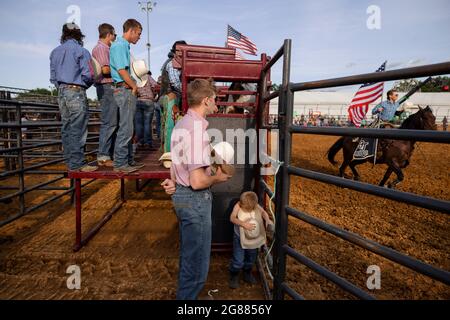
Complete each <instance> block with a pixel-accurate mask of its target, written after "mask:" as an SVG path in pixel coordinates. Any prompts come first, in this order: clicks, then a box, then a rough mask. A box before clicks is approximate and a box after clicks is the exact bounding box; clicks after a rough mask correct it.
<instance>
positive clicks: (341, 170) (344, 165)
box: [339, 159, 349, 178]
mask: <svg viewBox="0 0 450 320" xmlns="http://www.w3.org/2000/svg"><path fill="white" fill-rule="evenodd" d="M348 165H349V161H348V160H347V159H344V161H343V162H342V165H341V166H340V167H339V176H340V177H342V178H344V176H345V169H347V167H348Z"/></svg>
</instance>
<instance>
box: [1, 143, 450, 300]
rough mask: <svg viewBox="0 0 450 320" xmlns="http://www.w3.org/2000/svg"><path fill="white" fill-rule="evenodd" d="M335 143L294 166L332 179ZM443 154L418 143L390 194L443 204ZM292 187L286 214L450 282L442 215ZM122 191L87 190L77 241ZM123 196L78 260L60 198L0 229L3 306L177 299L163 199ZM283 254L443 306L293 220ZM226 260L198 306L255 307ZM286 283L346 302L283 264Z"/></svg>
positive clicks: (167, 206) (396, 274) (37, 197)
mask: <svg viewBox="0 0 450 320" xmlns="http://www.w3.org/2000/svg"><path fill="white" fill-rule="evenodd" d="M335 139H336V138H333V137H320V136H296V137H295V139H294V146H293V153H292V154H293V159H292V160H293V164H294V165H296V166H302V167H304V168H308V169H314V170H317V171H321V172H325V173H331V174H334V175H336V174H337V172H338V171H337V168H335V167H333V166H332V165H331V164H329V163H328V161H327V160H326V158H325V152H326V150H327V148H328V147H329V146H330V145H331V144H332V143H333V142H334V140H335ZM449 154H450V146H449V145H439V146H437V145H433V144H426V143H419V146H418V149H417V150H416V151H415V154H414V155H413V157H412V161H411V165H410V167H408V168H407V169H406V170H405V177H406V178H405V181H404V182H403V183H402V184H400V185H399V186H398V188H399V189H400V190H402V191H408V192H414V193H418V194H423V195H427V196H433V197H436V198H439V199H445V200H450V188H449V181H450V177H449V172H450V171H449ZM338 159H340V158H339V157H338ZM359 168H360V173H361V176H362V179H363V181H366V182H370V183H377V182H378V181H379V180H380V179H381V177H382V175H383V173H384V171H383V170H384V169H385V168H384V166H376V167H375V168H372V166H371V165H370V164H365V165H362V166H360V167H359ZM30 179H38V178H36V177H32V178H30ZM39 181H41V180H39ZM1 183H6V182H5V181H2V182H1ZM27 183H30V184H33V183H36V181H34V182H33V181H27ZM62 183H64V184H67V181H64V182H62ZM291 186H292V187H291V197H290V199H291V201H290V205H291V206H293V207H295V208H298V209H300V210H302V211H305V212H308V213H309V214H311V215H313V216H315V217H318V218H320V219H321V220H324V221H326V222H328V223H330V224H333V225H336V226H339V227H342V228H344V229H345V230H348V231H352V232H355V233H358V234H360V235H362V236H364V237H366V238H368V239H371V240H374V241H377V242H379V243H381V244H383V245H385V246H388V247H391V248H393V249H396V250H399V251H400V252H403V253H405V254H408V255H409V256H411V257H414V258H417V259H420V260H423V261H425V262H427V263H430V264H432V265H434V266H437V267H440V268H443V269H445V270H450V250H449V247H450V246H449V245H450V232H449V231H450V230H449V222H450V218H449V217H448V216H447V215H445V214H442V213H438V212H433V211H429V210H425V209H420V208H415V207H412V206H408V205H404V204H400V203H398V202H395V201H390V200H385V199H381V198H378V197H374V196H369V195H365V194H362V193H359V192H355V191H351V190H348V189H342V188H338V187H334V186H329V185H326V184H322V183H317V182H313V181H310V180H307V179H298V178H293V179H292V184H291ZM119 187H120V183H119V181H96V182H94V183H92V184H90V185H88V186H86V187H85V188H84V189H83V226H84V230H87V228H88V227H89V226H92V225H93V224H94V223H95V222H96V221H97V220H98V219H99V218H100V217H101V216H102V215H103V214H104V213H105V212H106V210H107V209H109V208H112V207H113V206H114V203H115V201H116V199H117V198H118V197H119V192H120V191H119ZM126 187H127V194H126V198H127V202H126V203H125V204H124V206H123V207H122V209H121V210H119V211H118V212H117V213H116V214H115V215H114V216H113V218H112V219H111V220H110V221H109V222H108V223H107V224H106V225H105V226H104V227H103V229H102V230H101V231H100V232H99V233H98V234H97V235H96V236H95V237H94V238H93V239H92V240H91V242H90V243H89V244H88V245H87V246H86V247H84V248H83V249H82V250H81V251H80V252H78V253H73V252H72V250H71V248H72V245H73V241H74V237H75V235H74V225H75V210H74V208H73V207H72V206H71V204H70V197H69V196H64V197H62V198H61V199H59V200H58V201H56V202H53V203H51V204H49V205H47V206H45V207H44V208H42V209H41V210H39V211H36V212H33V213H31V214H29V215H27V216H25V217H23V218H21V219H19V220H17V221H15V222H13V223H11V224H9V225H7V226H5V227H3V228H1V229H0V299H173V298H175V290H176V279H177V271H178V227H177V222H176V216H175V214H174V211H173V209H172V204H171V201H170V198H169V197H168V196H166V195H165V194H164V193H163V192H162V190H161V188H160V187H159V186H158V181H154V182H153V183H151V184H150V185H149V186H147V187H145V188H144V190H143V191H142V192H140V193H137V192H135V188H134V182H133V181H129V182H127V184H126ZM56 193H57V191H48V192H42V191H41V192H35V193H33V194H31V195H29V196H27V197H28V198H27V199H29V200H30V201H31V203H34V204H35V203H39V202H40V201H42V200H43V199H45V198H47V197H48V196H49V195H51V194H56ZM3 194H4V192H3ZM16 208H17V202H13V203H11V204H0V213H1V214H0V216H1V219H3V218H6V217H7V216H8V215H10V214H12V213H13V212H15V210H16ZM289 244H290V245H291V246H293V247H294V248H295V249H296V250H298V251H300V252H302V253H303V254H304V255H306V256H307V257H309V258H311V259H313V260H314V261H316V262H317V263H320V264H323V265H324V266H325V267H326V268H328V269H329V270H331V271H333V272H336V273H337V274H339V275H340V276H342V277H344V278H346V279H348V280H351V281H352V282H354V283H356V284H357V285H358V286H359V287H361V288H365V287H366V280H367V277H368V275H367V274H366V270H367V267H368V266H370V265H378V266H379V267H380V268H381V290H375V291H371V292H370V293H371V294H373V295H375V296H376V297H377V298H380V299H450V289H449V287H448V286H446V285H444V284H441V283H440V282H437V281H434V280H431V279H429V278H427V277H424V276H420V275H418V274H417V273H415V272H414V271H411V270H409V269H407V268H404V267H401V266H399V265H397V264H394V263H392V262H390V261H387V260H386V259H384V258H381V257H380V256H377V255H375V254H372V253H370V252H368V251H367V250H363V249H361V248H359V247H357V246H354V245H351V244H349V243H347V242H345V241H343V240H340V239H339V238H337V237H334V236H332V235H328V234H326V233H324V232H322V231H319V230H318V229H316V228H314V227H311V226H309V225H307V224H305V223H302V222H299V221H297V220H295V219H291V220H290V226H289ZM229 258H230V257H229V254H227V253H215V254H213V256H212V260H211V268H210V273H209V278H208V282H207V285H206V287H205V291H204V292H203V293H202V296H206V295H207V291H208V290H211V289H218V290H219V292H218V293H216V294H214V296H215V297H216V298H217V299H263V298H264V296H263V292H262V289H261V286H260V285H255V286H248V285H245V286H243V287H242V289H240V290H237V291H236V290H230V289H228V283H227V280H228V274H227V265H228V262H229ZM70 265H78V266H80V268H81V279H82V283H81V289H80V290H74V291H72V290H69V289H67V286H66V280H67V278H68V276H69V275H68V274H66V269H67V267H68V266H70ZM287 282H288V283H289V285H290V286H292V287H293V288H294V289H296V290H297V291H298V292H299V293H300V294H302V295H303V296H304V297H305V298H307V299H348V298H352V297H350V296H349V295H347V294H345V293H344V292H343V291H342V290H341V289H339V288H338V287H337V286H335V285H334V284H332V283H331V282H329V281H326V280H324V279H322V278H320V277H319V276H317V275H316V274H314V273H313V272H311V271H310V270H309V269H307V268H306V267H304V266H301V265H300V264H298V263H297V262H294V261H293V260H291V259H289V260H288V273H287ZM368 292H369V291H368Z"/></svg>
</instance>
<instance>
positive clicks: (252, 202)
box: [239, 191, 258, 212]
mask: <svg viewBox="0 0 450 320" xmlns="http://www.w3.org/2000/svg"><path fill="white" fill-rule="evenodd" d="M257 205H258V196H257V195H256V193H254V192H253V191H247V192H244V193H243V194H241V198H240V199H239V206H240V207H241V209H242V210H244V211H246V212H250V211H253V210H255V209H256V206H257Z"/></svg>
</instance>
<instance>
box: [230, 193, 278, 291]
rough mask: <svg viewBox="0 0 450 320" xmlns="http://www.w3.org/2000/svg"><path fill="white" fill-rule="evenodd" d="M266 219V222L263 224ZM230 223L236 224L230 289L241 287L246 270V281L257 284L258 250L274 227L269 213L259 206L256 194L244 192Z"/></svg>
mask: <svg viewBox="0 0 450 320" xmlns="http://www.w3.org/2000/svg"><path fill="white" fill-rule="evenodd" d="M263 219H264V222H265V224H264V222H263ZM230 221H231V222H232V223H233V224H234V236H233V258H232V260H231V263H230V288H232V289H236V288H238V287H239V272H240V271H241V269H243V270H244V281H245V282H247V283H250V284H255V283H256V279H255V278H254V277H253V275H252V268H253V265H254V264H255V262H256V258H257V256H258V249H259V248H260V247H261V246H262V245H264V244H265V243H266V232H265V228H264V226H265V227H266V228H267V227H268V226H269V225H272V224H273V223H272V221H270V219H269V215H268V214H267V212H266V211H265V210H264V209H263V208H262V207H261V206H260V205H259V204H258V196H257V195H256V193H254V192H251V191H248V192H244V193H243V194H242V195H241V197H240V200H239V202H238V203H236V205H235V206H234V208H233V212H232V213H231V216H230Z"/></svg>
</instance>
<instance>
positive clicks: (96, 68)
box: [91, 57, 102, 80]
mask: <svg viewBox="0 0 450 320" xmlns="http://www.w3.org/2000/svg"><path fill="white" fill-rule="evenodd" d="M91 67H92V73H93V74H92V77H93V78H94V80H97V79H99V78H100V77H101V75H102V66H101V65H100V63H99V62H98V61H97V59H95V58H94V57H91Z"/></svg>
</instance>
